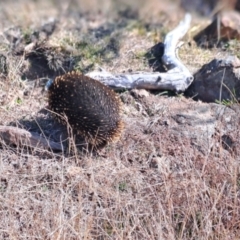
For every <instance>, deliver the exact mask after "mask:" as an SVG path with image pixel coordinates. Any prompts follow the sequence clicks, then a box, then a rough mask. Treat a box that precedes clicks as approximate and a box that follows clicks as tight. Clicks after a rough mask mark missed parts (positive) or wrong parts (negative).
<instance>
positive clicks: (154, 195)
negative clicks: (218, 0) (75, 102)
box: [0, 0, 240, 240]
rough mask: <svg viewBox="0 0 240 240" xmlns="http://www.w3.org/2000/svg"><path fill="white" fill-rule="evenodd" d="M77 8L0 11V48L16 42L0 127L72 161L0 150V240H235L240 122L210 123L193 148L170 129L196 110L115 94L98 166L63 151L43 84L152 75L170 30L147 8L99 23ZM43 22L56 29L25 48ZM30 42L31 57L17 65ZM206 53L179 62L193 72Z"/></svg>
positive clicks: (6, 67)
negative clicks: (119, 119) (25, 134)
mask: <svg viewBox="0 0 240 240" xmlns="http://www.w3.org/2000/svg"><path fill="white" fill-rule="evenodd" d="M117 2H119V1H117ZM78 3H79V2H78V1H72V5H71V4H70V2H69V3H65V2H63V1H60V3H59V1H57V2H56V1H24V0H22V1H19V3H15V2H14V3H13V1H9V2H6V3H5V2H1V3H0V13H1V14H0V16H1V20H2V21H1V25H0V38H1V39H5V38H4V36H6V35H4V31H5V30H6V29H8V28H9V27H10V26H11V27H12V26H13V27H16V28H14V29H15V30H14V31H13V33H14V34H15V33H17V35H14V34H13V33H12V32H11V34H12V35H11V34H10V35H11V36H13V35H14V36H17V40H19V41H15V45H14V44H12V43H13V42H12V41H13V39H12V38H10V39H8V40H7V39H5V40H6V41H5V40H4V41H1V42H0V50H1V52H2V53H1V54H2V55H1V56H0V70H1V75H0V79H1V80H0V124H1V125H14V126H18V127H20V128H25V129H28V130H30V131H33V132H37V133H39V134H41V135H42V136H45V137H46V138H47V139H52V140H54V141H60V140H61V141H62V142H63V144H66V142H67V141H68V143H69V145H70V149H71V150H73V151H71V152H70V153H69V152H67V151H66V152H65V153H57V152H53V151H50V150H49V151H47V150H43V149H40V148H34V149H30V148H28V147H22V146H8V145H6V144H5V143H4V142H3V141H2V140H1V141H0V213H1V214H0V239H4V240H5V239H6V240H7V239H19V240H20V239H24V240H25V239H69V240H71V239H72V240H75V239H99V240H101V239H224V240H226V239H239V238H240V222H239V219H240V200H239V199H240V198H239V196H240V167H239V160H240V159H239V156H240V153H239V144H240V143H239V139H240V134H239V124H240V122H239V112H238V113H237V114H236V115H235V116H236V117H235V118H232V117H231V118H230V117H229V119H230V120H228V121H227V122H224V121H223V120H221V121H220V120H219V121H220V123H221V124H220V125H219V126H217V125H216V126H215V128H214V131H215V130H216V131H215V132H216V134H215V135H213V136H211V137H210V138H209V139H208V141H207V142H205V143H204V144H203V145H202V146H199V144H198V142H197V139H195V138H194V137H191V136H193V135H191V134H193V133H191V132H190V131H188V130H187V129H184V127H182V128H181V130H182V132H181V131H179V128H176V126H177V123H176V119H175V118H174V117H175V116H176V114H179V113H183V112H184V113H185V112H187V111H188V109H190V108H191V107H192V106H198V105H200V104H201V103H197V102H194V101H192V100H190V99H185V98H184V97H181V96H175V97H171V96H170V94H169V93H168V96H166V97H165V96H162V93H156V92H154V93H147V96H146V95H144V93H143V94H142V95H141V94H138V93H136V92H133V91H132V92H128V91H125V92H121V93H119V94H120V97H121V99H122V101H123V102H124V121H125V125H126V129H125V131H124V134H123V136H122V137H121V140H120V141H119V142H118V143H116V144H111V145H108V146H107V147H106V148H105V149H103V150H102V151H101V152H99V153H97V154H96V153H92V152H87V153H86V152H85V153H83V152H80V151H78V149H77V147H76V146H75V145H74V140H73V139H72V138H70V139H67V138H68V134H67V131H69V129H63V128H61V127H60V126H59V125H57V124H56V123H55V122H54V121H53V120H52V118H51V116H50V114H49V112H48V111H46V107H47V106H46V105H47V104H46V96H45V95H44V94H43V92H42V89H43V86H44V84H45V82H46V81H47V78H48V77H53V76H55V75H58V74H59V72H58V71H60V70H61V71H62V72H64V71H68V70H70V69H80V70H81V71H83V72H85V71H88V70H89V69H93V68H95V67H97V64H99V65H101V67H103V68H105V69H106V70H108V71H110V72H124V71H125V72H126V71H137V70H141V71H151V70H152V69H154V62H155V61H156V64H157V63H158V61H159V59H158V57H157V56H151V55H150V57H149V58H152V57H155V58H154V59H149V58H147V56H149V55H148V54H147V53H148V52H149V51H150V49H151V47H152V46H154V45H155V44H156V42H157V41H161V39H163V38H164V34H165V33H166V32H167V30H168V29H171V28H172V25H173V23H176V22H178V20H179V19H178V18H177V16H178V14H177V15H176V16H175V15H174V16H172V12H171V11H170V12H168V13H163V10H164V8H165V7H166V9H170V10H171V9H172V8H169V5H164V6H165V7H164V8H163V5H161V7H159V10H158V5H157V3H156V1H155V0H152V1H149V5H147V3H145V2H144V4H145V5H144V6H145V8H144V9H142V8H141V9H138V8H139V4H136V2H134V3H133V10H134V11H126V10H127V9H128V8H126V4H125V2H124V3H123V5H121V9H120V10H121V11H120V10H119V11H118V9H117V4H116V5H114V4H113V3H112V5H111V4H110V3H109V4H110V5H104V6H105V7H106V9H104V11H103V12H102V13H100V14H97V13H98V11H97V10H96V9H95V10H94V14H91V12H89V13H87V12H86V11H83V10H82V11H80V10H79V11H78V6H79V4H78ZM91 3H94V1H88V2H87V3H86V5H85V8H84V9H89V6H90V5H91ZM68 4H69V5H68ZM56 5H58V6H56ZM98 7H99V5H98V6H96V8H98ZM140 7H141V6H140ZM108 8H109V9H111V8H114V9H115V12H114V14H113V16H112V15H111V12H109V10H108ZM151 9H152V10H154V11H151ZM138 10H139V11H138ZM143 10H144V11H147V10H148V11H147V12H148V14H147V15H143V13H144V11H143ZM149 13H151V14H149ZM150 15H151V16H150ZM119 16H121V17H119ZM143 16H146V17H145V18H144V17H143ZM170 16H172V18H170ZM49 17H54V18H56V19H57V23H56V28H54V30H53V32H51V34H49V35H47V36H46V35H44V41H42V39H41V38H36V39H35V40H34V41H33V35H34V34H33V33H34V30H37V31H38V32H39V33H41V32H42V31H43V30H42V29H43V28H42V25H44V26H46V25H45V23H46V21H47V19H48V18H49ZM135 17H137V18H138V17H139V18H140V19H141V21H139V23H138V24H136V21H135V22H134V18H135ZM160 20H161V22H160V24H158V23H159V21H160ZM153 22H154V24H153ZM5 33H6V32H5ZM158 34H160V36H159V35H158ZM11 39H12V40H11ZM15 40H16V39H15ZM30 41H31V43H32V42H34V43H37V44H39V45H37V46H40V47H39V48H38V47H37V48H32V49H31V48H30V50H31V51H30V52H29V53H30V55H29V56H28V57H26V56H24V50H26V48H25V47H26V46H28V47H29V45H28V44H31V43H30ZM35 41H36V42H35ZM19 49H20V50H19ZM28 49H29V48H28ZM16 50H19V51H16ZM231 51H232V49H231ZM216 53H219V54H224V53H222V52H221V51H220V50H219V49H212V50H211V51H210V50H203V49H199V48H197V46H195V45H194V44H192V45H185V46H184V47H183V48H182V49H181V50H180V53H179V54H180V57H181V58H182V59H183V61H184V63H185V64H187V65H188V66H189V67H190V68H192V70H193V71H194V70H195V69H197V68H198V67H199V66H201V65H202V64H204V63H206V62H207V61H209V59H212V58H213V57H214V56H215V54H216ZM2 56H3V57H2ZM31 57H32V59H31V61H30V60H29V58H31ZM39 59H40V60H41V61H40V60H39ZM65 60H66V61H65ZM150 60H151V62H152V63H153V64H152V65H151V64H150ZM34 64H35V65H34ZM42 66H45V67H44V71H45V72H43V69H41V68H37V67H42ZM151 68H152V69H151ZM59 69H60V70H59ZM33 70H34V71H33ZM35 70H36V71H35ZM40 73H44V74H43V75H41V76H40V75H39V74H40ZM24 76H25V78H24ZM26 76H27V77H26ZM206 105H207V104H206ZM206 105H204V106H206ZM236 109H239V106H237V107H236ZM237 111H239V110H236V112H237ZM213 112H214V111H213ZM213 112H212V113H213ZM199 126H200V127H204V126H202V125H201V123H199ZM66 145H67V144H66Z"/></svg>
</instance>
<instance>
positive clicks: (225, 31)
mask: <svg viewBox="0 0 240 240" xmlns="http://www.w3.org/2000/svg"><path fill="white" fill-rule="evenodd" d="M231 39H238V40H239V39H240V13H238V12H237V11H233V10H232V11H224V12H219V13H218V14H216V15H215V17H214V19H213V21H212V23H211V24H210V25H208V26H207V27H206V28H205V29H203V30H202V31H201V32H199V33H198V34H197V35H196V36H195V37H194V40H195V41H196V42H197V43H198V45H201V46H203V47H213V46H215V45H217V43H219V41H220V40H221V41H228V40H231Z"/></svg>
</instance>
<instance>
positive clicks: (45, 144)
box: [0, 126, 64, 151]
mask: <svg viewBox="0 0 240 240" xmlns="http://www.w3.org/2000/svg"><path fill="white" fill-rule="evenodd" d="M0 139H1V140H3V141H4V142H5V143H6V144H14V145H22V146H23V145H24V146H29V147H34V148H35V147H40V148H45V149H49V148H51V149H52V150H57V151H62V150H64V149H63V148H62V145H61V144H60V143H56V142H52V141H49V140H47V139H45V138H43V137H41V136H40V135H39V134H37V133H33V132H29V131H27V130H25V129H20V128H17V127H12V126H0Z"/></svg>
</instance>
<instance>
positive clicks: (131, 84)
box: [86, 14, 193, 92]
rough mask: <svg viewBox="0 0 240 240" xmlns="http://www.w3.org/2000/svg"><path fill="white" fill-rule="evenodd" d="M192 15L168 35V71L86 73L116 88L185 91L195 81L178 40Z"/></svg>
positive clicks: (166, 41) (166, 48) (165, 61)
mask: <svg viewBox="0 0 240 240" xmlns="http://www.w3.org/2000/svg"><path fill="white" fill-rule="evenodd" d="M190 23H191V15H190V14H186V15H185V18H184V19H183V20H182V21H181V22H180V23H179V25H178V26H177V27H176V28H175V29H173V30H172V31H171V32H169V33H168V34H167V35H166V38H165V41H164V55H163V57H162V61H163V63H164V65H165V66H166V68H167V72H165V73H159V72H152V73H151V72H136V73H131V74H116V75H114V74H111V73H109V72H107V71H105V70H102V71H93V72H89V73H87V74H86V75H87V76H89V77H91V78H94V79H97V80H99V81H101V82H102V83H103V84H105V85H108V86H109V87H111V88H114V89H133V88H138V89H159V90H171V91H175V92H184V91H185V90H186V89H187V88H188V86H189V85H190V84H191V82H192V81H193V75H192V74H191V73H190V71H189V70H188V69H187V67H186V66H184V64H183V63H182V62H181V61H180V60H179V59H178V54H177V50H178V46H177V44H178V42H179V39H181V38H182V37H183V36H184V35H185V34H186V33H187V31H188V29H189V27H190Z"/></svg>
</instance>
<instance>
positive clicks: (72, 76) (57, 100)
mask: <svg viewBox="0 0 240 240" xmlns="http://www.w3.org/2000/svg"><path fill="white" fill-rule="evenodd" d="M48 92H49V108H50V109H51V110H52V111H53V112H56V113H57V114H56V116H58V118H59V119H60V120H61V118H62V117H61V116H66V117H67V119H68V123H69V124H70V126H71V127H72V129H73V133H74V135H81V136H82V137H84V138H85V141H86V142H87V143H88V144H90V146H92V147H94V148H96V149H98V148H102V147H104V146H105V145H106V144H107V143H108V142H112V141H115V140H117V139H118V138H119V137H120V134H121V131H122V129H123V122H122V120H121V116H120V115H121V114H120V113H121V101H120V99H119V97H118V95H117V94H116V93H115V92H114V91H113V90H112V89H110V88H109V87H107V86H105V85H104V84H102V83H100V82H99V81H97V80H94V79H92V78H90V77H87V76H84V75H82V74H81V73H78V72H70V73H67V74H64V75H62V76H59V77H57V78H56V79H55V80H54V81H53V83H52V84H51V85H50V86H49V88H48ZM59 115H60V116H59Z"/></svg>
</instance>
